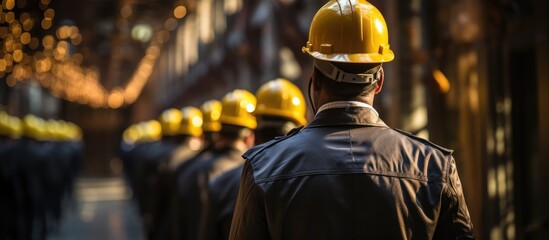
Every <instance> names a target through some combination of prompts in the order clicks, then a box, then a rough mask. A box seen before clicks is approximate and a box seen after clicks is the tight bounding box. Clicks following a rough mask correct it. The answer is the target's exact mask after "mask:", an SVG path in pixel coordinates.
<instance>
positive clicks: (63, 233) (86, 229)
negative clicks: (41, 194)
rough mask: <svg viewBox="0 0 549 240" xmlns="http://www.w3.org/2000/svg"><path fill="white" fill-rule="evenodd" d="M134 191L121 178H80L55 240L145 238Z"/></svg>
mask: <svg viewBox="0 0 549 240" xmlns="http://www.w3.org/2000/svg"><path fill="white" fill-rule="evenodd" d="M131 197H132V193H131V190H129V188H127V186H126V184H125V182H124V180H123V179H121V178H106V179H102V178H101V179H95V178H94V179H80V180H78V181H77V182H76V185H75V193H74V201H72V202H71V203H69V204H65V211H64V212H65V214H64V216H63V218H62V220H61V222H60V226H59V228H58V231H56V232H54V233H52V234H50V236H49V237H48V239H51V240H65V239H66V240H69V239H81V240H87V239H90V240H91V239H102V240H110V239H116V240H125V239H131V240H139V239H144V236H143V230H142V226H141V221H140V220H139V214H138V211H137V207H136V206H135V205H134V202H132V199H131Z"/></svg>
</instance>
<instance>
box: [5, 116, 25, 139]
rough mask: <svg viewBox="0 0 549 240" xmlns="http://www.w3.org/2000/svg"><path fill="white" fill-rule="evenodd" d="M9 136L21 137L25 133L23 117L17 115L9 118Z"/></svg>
mask: <svg viewBox="0 0 549 240" xmlns="http://www.w3.org/2000/svg"><path fill="white" fill-rule="evenodd" d="M8 126H9V136H10V137H11V138H19V137H21V135H22V134H23V125H22V124H21V119H19V118H18V117H15V116H10V117H9V118H8Z"/></svg>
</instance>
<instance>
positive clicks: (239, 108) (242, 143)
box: [176, 89, 257, 239]
mask: <svg viewBox="0 0 549 240" xmlns="http://www.w3.org/2000/svg"><path fill="white" fill-rule="evenodd" d="M255 108H256V98H255V96H254V95H253V94H252V93H250V92H249V91H247V90H243V89H236V90H233V91H231V92H229V93H227V94H225V96H224V97H223V98H222V99H221V112H220V114H219V122H220V123H221V129H220V130H219V132H218V133H217V136H218V138H217V140H216V142H215V150H214V151H212V153H211V154H202V155H200V156H199V157H197V158H195V159H193V161H192V162H190V163H189V165H187V166H185V167H184V169H182V171H181V172H180V174H179V176H180V177H179V180H178V183H180V184H179V186H178V192H177V196H178V199H177V203H178V204H177V210H176V211H177V216H178V218H177V220H178V221H177V225H178V226H179V235H180V236H179V238H180V239H197V238H198V237H199V231H198V230H199V229H198V228H199V223H200V221H201V220H200V219H201V215H202V209H203V206H204V204H205V200H206V199H204V198H203V197H204V196H207V191H208V182H209V180H210V179H213V178H216V177H217V176H219V175H221V174H223V173H225V172H227V171H229V170H232V169H234V168H237V167H239V166H240V165H241V164H242V163H243V159H242V157H241V155H242V153H244V152H245V151H246V150H247V149H248V148H250V147H251V146H253V143H254V132H253V130H254V129H255V128H256V127H257V122H256V119H255V116H254V115H253V112H254V110H255ZM197 186H198V188H197ZM201 196H202V198H201Z"/></svg>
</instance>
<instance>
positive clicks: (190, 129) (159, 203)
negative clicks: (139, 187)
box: [141, 106, 203, 239]
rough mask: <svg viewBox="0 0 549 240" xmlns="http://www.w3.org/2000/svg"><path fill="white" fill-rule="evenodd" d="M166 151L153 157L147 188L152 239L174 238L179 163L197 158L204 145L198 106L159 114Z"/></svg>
mask: <svg viewBox="0 0 549 240" xmlns="http://www.w3.org/2000/svg"><path fill="white" fill-rule="evenodd" d="M159 120H160V124H161V126H162V139H161V142H162V145H164V146H163V148H164V147H165V146H170V145H172V146H173V147H169V148H164V149H165V150H164V151H165V152H164V153H160V154H159V155H157V157H156V158H154V159H151V160H152V161H151V162H149V163H150V164H151V165H148V167H147V169H149V170H150V171H148V173H149V174H150V175H147V176H146V177H145V176H141V177H142V178H143V177H145V178H147V179H148V180H147V183H148V184H149V185H148V186H147V188H145V189H144V191H145V199H144V200H145V201H146V204H147V205H146V206H145V210H146V213H145V219H146V222H145V224H146V229H145V230H146V233H147V235H148V238H150V239H171V238H173V232H174V230H173V229H172V227H173V225H171V222H172V218H173V214H172V212H173V211H172V210H173V208H172V204H171V202H170V201H172V200H173V199H174V193H175V190H176V187H175V185H176V174H177V169H178V167H179V166H180V165H183V164H185V163H186V162H187V161H188V160H190V159H192V158H194V157H195V156H196V155H197V154H198V153H199V152H200V150H201V148H202V138H201V136H202V123H203V120H202V112H201V111H200V110H199V109H198V108H195V107H192V106H187V107H184V108H182V109H175V108H172V109H168V110H165V111H164V112H163V113H162V114H161V115H160V118H159Z"/></svg>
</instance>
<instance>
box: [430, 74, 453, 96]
mask: <svg viewBox="0 0 549 240" xmlns="http://www.w3.org/2000/svg"><path fill="white" fill-rule="evenodd" d="M433 78H434V79H435V80H436V82H437V84H438V87H439V88H440V91H441V92H442V93H448V92H449V91H450V81H449V80H448V78H446V76H445V75H444V73H442V71H440V70H439V69H435V70H433Z"/></svg>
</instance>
